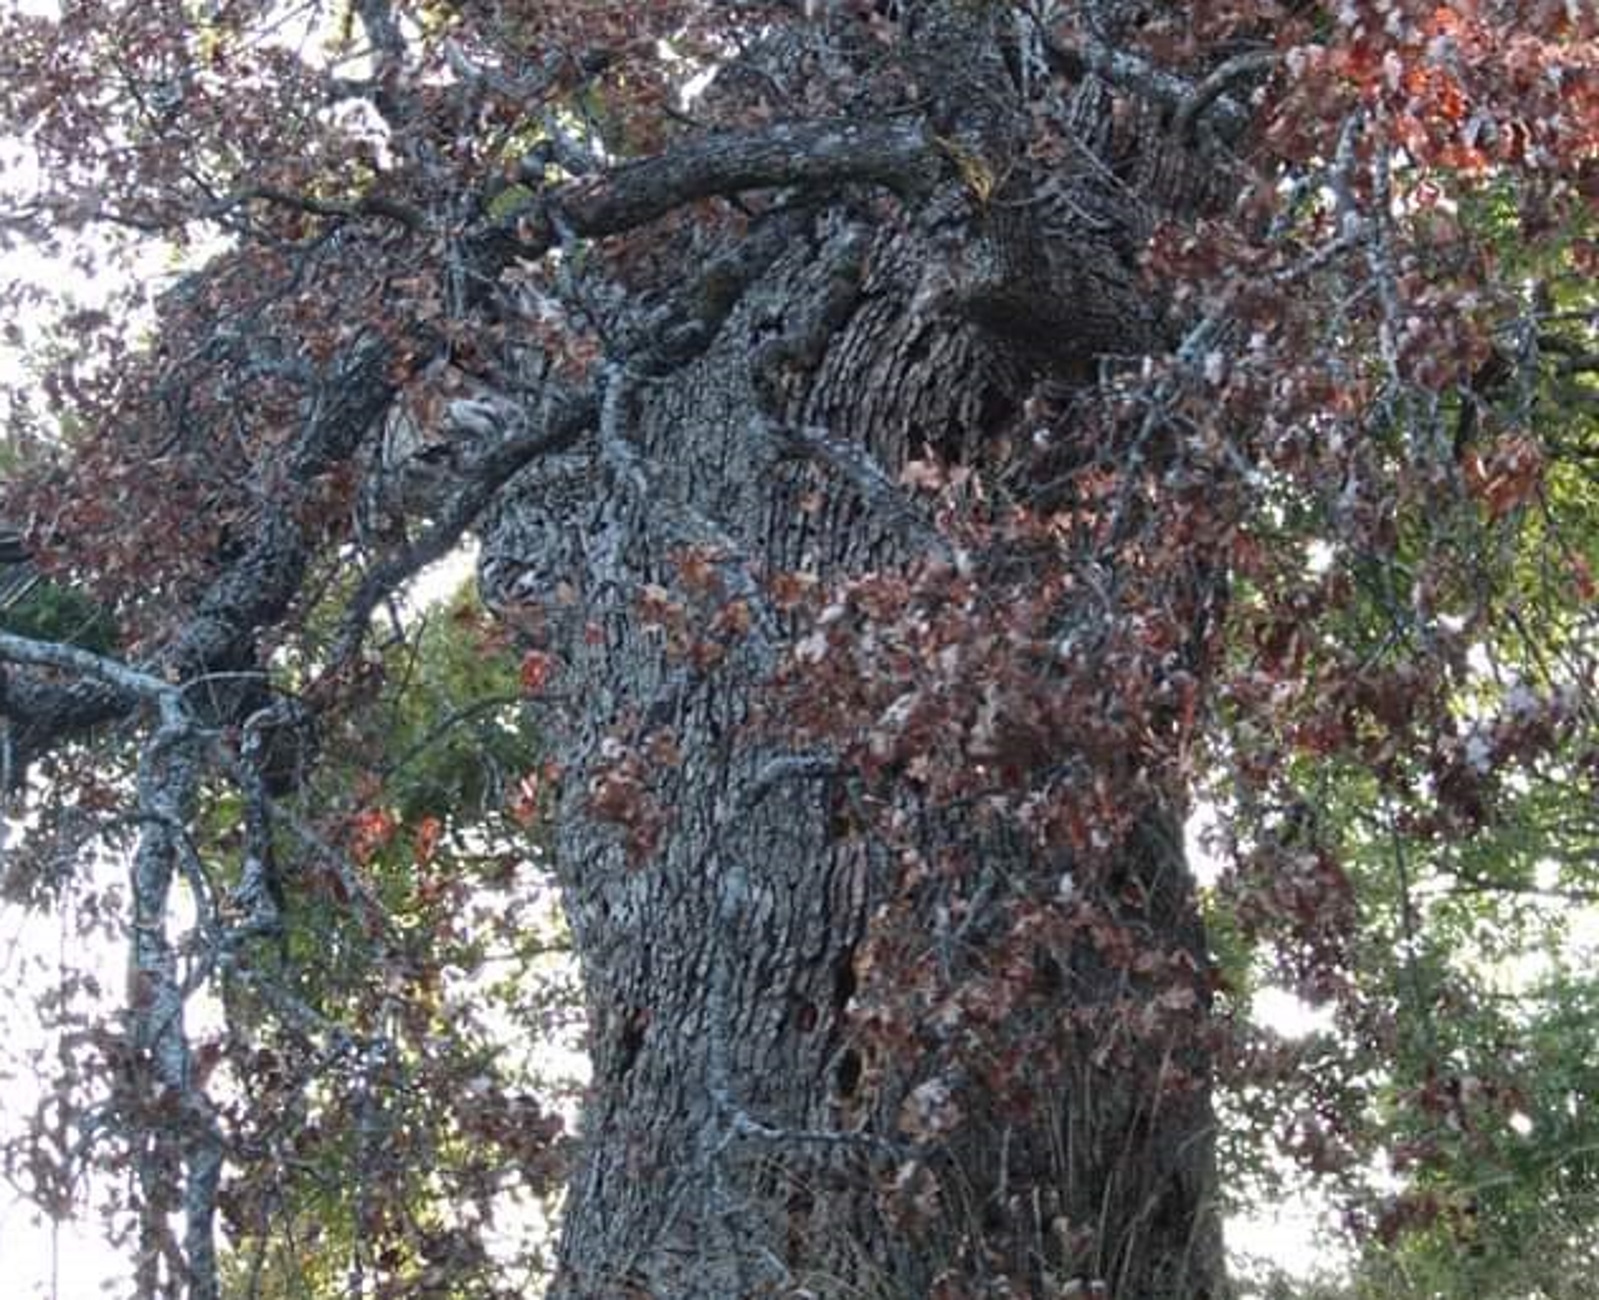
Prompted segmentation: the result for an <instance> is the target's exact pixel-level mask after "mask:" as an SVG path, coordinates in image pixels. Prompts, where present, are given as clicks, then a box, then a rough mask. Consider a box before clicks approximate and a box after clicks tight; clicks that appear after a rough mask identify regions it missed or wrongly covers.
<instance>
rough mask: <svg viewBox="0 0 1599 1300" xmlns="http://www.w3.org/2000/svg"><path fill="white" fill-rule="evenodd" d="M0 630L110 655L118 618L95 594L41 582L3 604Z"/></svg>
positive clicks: (62, 585) (114, 641)
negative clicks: (17, 598) (90, 594)
mask: <svg viewBox="0 0 1599 1300" xmlns="http://www.w3.org/2000/svg"><path fill="white" fill-rule="evenodd" d="M0 631H5V632H11V633H13V634H15V635H17V636H26V637H32V638H34V639H35V640H38V641H60V642H63V643H64V644H66V645H74V646H78V647H80V648H82V649H84V650H92V651H94V652H95V653H96V654H107V653H109V652H111V651H112V650H114V649H115V648H116V646H117V643H118V635H117V625H116V620H115V619H114V618H113V617H112V615H111V612H110V611H109V610H108V609H107V608H106V607H105V606H104V605H102V604H100V603H99V602H98V601H96V600H94V599H93V598H92V597H90V596H88V595H86V594H84V593H83V592H81V591H77V590H74V589H73V588H72V587H69V586H66V585H64V584H62V583H58V582H50V581H40V582H38V583H36V584H34V585H33V587H31V588H30V589H29V590H28V591H27V592H26V593H25V594H24V595H23V596H22V597H21V598H20V599H19V600H16V601H14V602H12V603H11V604H9V605H5V606H3V607H0Z"/></svg>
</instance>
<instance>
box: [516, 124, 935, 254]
mask: <svg viewBox="0 0 1599 1300" xmlns="http://www.w3.org/2000/svg"><path fill="white" fill-rule="evenodd" d="M942 166H943V162H942V155H941V154H940V152H939V150H938V149H937V147H936V146H935V145H934V143H933V142H932V141H931V140H930V139H929V137H928V136H927V135H926V134H925V133H924V132H923V131H922V129H921V127H919V126H918V125H916V124H915V123H912V122H890V123H872V124H857V123H852V122H844V121H837V120H835V121H831V122H822V123H812V124H792V123H785V124H779V125H776V126H771V127H766V128H764V129H762V130H759V131H740V132H727V133H725V134H717V135H709V136H706V137H704V138H702V139H699V140H696V141H693V142H692V143H689V144H685V145H683V146H681V147H679V148H676V149H672V150H670V151H668V152H667V153H664V154H660V155H658V156H657V157H654V158H646V159H642V160H640V161H638V162H632V163H626V164H624V165H623V166H621V167H618V168H617V169H616V170H615V171H612V172H610V173H609V174H608V175H605V176H598V177H585V178H583V179H582V180H579V181H576V182H574V183H573V184H571V185H568V186H565V187H563V188H562V189H560V190H558V191H555V192H553V193H552V194H550V195H549V196H548V198H547V200H546V202H545V204H544V205H543V207H542V208H541V209H540V210H539V211H538V212H537V215H536V216H535V218H534V221H533V223H531V224H532V225H533V230H532V232H531V241H532V243H533V245H534V247H533V248H532V249H524V250H523V251H524V253H538V252H542V251H544V250H546V249H548V248H551V247H553V246H554V245H555V243H556V242H557V240H558V239H559V236H560V233H561V231H562V229H563V228H564V229H565V230H568V231H570V232H571V233H573V234H577V235H586V236H594V235H610V234H616V233H618V232H620V231H624V230H632V229H634V228H635V227H637V226H642V225H644V224H646V223H647V222H650V221H654V220H655V219H656V218H658V217H662V216H665V215H666V214H667V213H668V212H670V211H672V209H674V208H678V207H682V206H683V205H684V204H687V203H694V202H696V201H698V200H700V199H706V198H711V197H712V196H714V195H719V194H737V193H739V192H740V191H743V190H755V189H770V188H773V187H777V186H790V185H830V184H840V183H843V182H847V181H859V182H866V183H872V184H878V185H886V186H888V187H890V188H891V189H898V190H916V189H921V188H925V187H929V186H931V185H932V184H934V183H935V182H936V181H937V179H938V176H939V173H940V170H941V168H942ZM529 224H530V223H529V222H528V221H527V220H526V219H525V218H524V221H523V224H522V234H523V236H524V238H529V232H528V230H527V227H528V225H529Z"/></svg>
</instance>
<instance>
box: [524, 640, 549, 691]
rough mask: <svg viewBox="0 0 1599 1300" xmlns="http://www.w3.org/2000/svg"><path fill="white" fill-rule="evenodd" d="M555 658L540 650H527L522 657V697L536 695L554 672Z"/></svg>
mask: <svg viewBox="0 0 1599 1300" xmlns="http://www.w3.org/2000/svg"><path fill="white" fill-rule="evenodd" d="M555 662H556V661H555V656H554V655H550V654H545V653H544V651H542V650H529V651H528V652H527V653H526V654H525V655H523V656H522V671H521V673H520V679H521V683H522V694H523V695H538V694H540V693H541V692H542V691H543V690H544V687H545V684H546V683H547V682H548V681H549V680H550V675H551V674H552V673H553V672H554V671H555Z"/></svg>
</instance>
